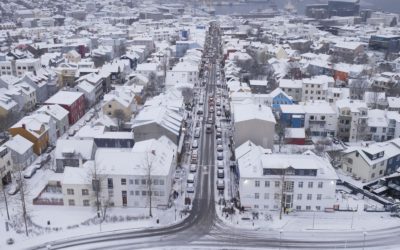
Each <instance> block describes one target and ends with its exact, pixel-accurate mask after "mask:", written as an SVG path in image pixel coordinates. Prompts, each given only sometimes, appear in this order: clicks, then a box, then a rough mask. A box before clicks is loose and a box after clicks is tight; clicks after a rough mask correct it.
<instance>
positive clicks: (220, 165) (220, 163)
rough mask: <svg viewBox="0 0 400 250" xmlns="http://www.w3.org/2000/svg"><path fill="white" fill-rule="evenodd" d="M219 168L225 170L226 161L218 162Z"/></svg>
mask: <svg viewBox="0 0 400 250" xmlns="http://www.w3.org/2000/svg"><path fill="white" fill-rule="evenodd" d="M217 168H218V169H224V161H217Z"/></svg>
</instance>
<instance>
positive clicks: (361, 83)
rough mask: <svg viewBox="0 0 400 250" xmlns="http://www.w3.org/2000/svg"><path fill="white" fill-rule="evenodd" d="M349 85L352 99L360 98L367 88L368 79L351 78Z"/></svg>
mask: <svg viewBox="0 0 400 250" xmlns="http://www.w3.org/2000/svg"><path fill="white" fill-rule="evenodd" d="M349 87H350V96H351V97H352V99H356V100H362V99H363V98H364V94H365V92H366V90H367V89H368V81H367V80H366V79H353V80H352V81H351V83H350V86H349Z"/></svg>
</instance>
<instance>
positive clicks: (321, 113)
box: [303, 101, 338, 136]
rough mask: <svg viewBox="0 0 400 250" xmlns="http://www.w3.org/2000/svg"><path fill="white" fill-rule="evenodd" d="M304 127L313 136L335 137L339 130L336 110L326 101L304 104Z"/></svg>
mask: <svg viewBox="0 0 400 250" xmlns="http://www.w3.org/2000/svg"><path fill="white" fill-rule="evenodd" d="M303 109H304V111H305V119H304V127H305V128H306V129H308V130H309V131H310V135H311V136H328V135H330V136H335V135H336V129H337V120H338V119H337V114H336V110H335V109H334V108H333V107H332V106H331V105H330V104H329V103H328V102H326V101H309V102H306V103H304V104H303Z"/></svg>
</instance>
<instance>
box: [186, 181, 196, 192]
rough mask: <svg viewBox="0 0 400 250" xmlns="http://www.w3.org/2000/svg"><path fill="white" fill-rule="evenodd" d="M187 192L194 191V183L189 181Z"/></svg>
mask: <svg viewBox="0 0 400 250" xmlns="http://www.w3.org/2000/svg"><path fill="white" fill-rule="evenodd" d="M186 192H188V193H194V184H193V183H188V184H187V185H186Z"/></svg>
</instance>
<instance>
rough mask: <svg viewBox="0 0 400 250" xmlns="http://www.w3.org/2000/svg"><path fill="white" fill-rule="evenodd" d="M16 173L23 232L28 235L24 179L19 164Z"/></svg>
mask: <svg viewBox="0 0 400 250" xmlns="http://www.w3.org/2000/svg"><path fill="white" fill-rule="evenodd" d="M18 175H19V180H17V181H19V185H20V191H19V192H20V194H21V204H22V216H23V217H24V223H25V234H26V236H29V233H28V224H27V218H26V216H27V213H26V204H25V187H24V183H23V182H24V181H23V180H22V178H23V176H22V170H21V165H19V168H18Z"/></svg>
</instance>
